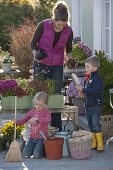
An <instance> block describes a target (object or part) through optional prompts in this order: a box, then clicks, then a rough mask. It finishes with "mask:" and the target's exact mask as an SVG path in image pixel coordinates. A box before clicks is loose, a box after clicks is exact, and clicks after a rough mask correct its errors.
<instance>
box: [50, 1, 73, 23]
mask: <svg viewBox="0 0 113 170" xmlns="http://www.w3.org/2000/svg"><path fill="white" fill-rule="evenodd" d="M52 14H53V17H52V18H53V19H55V21H67V22H68V21H69V17H70V14H69V8H68V6H67V4H66V3H65V1H58V2H56V3H55V6H54V8H53V12H52Z"/></svg>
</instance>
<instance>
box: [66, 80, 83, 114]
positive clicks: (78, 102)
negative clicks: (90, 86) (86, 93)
mask: <svg viewBox="0 0 113 170" xmlns="http://www.w3.org/2000/svg"><path fill="white" fill-rule="evenodd" d="M79 80H80V84H81V85H82V86H83V85H84V77H79ZM66 95H67V96H68V97H69V100H70V99H71V100H72V103H73V105H75V106H77V107H78V113H79V114H85V108H84V98H83V96H81V95H80V93H79V92H78V91H77V89H76V87H75V86H74V84H73V82H71V83H70V84H69V86H68V88H67V90H66Z"/></svg>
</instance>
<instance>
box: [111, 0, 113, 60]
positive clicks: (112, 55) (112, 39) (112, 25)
mask: <svg viewBox="0 0 113 170" xmlns="http://www.w3.org/2000/svg"><path fill="white" fill-rule="evenodd" d="M112 44H113V0H112V1H111V59H112V60H113V47H112V46H113V45H112Z"/></svg>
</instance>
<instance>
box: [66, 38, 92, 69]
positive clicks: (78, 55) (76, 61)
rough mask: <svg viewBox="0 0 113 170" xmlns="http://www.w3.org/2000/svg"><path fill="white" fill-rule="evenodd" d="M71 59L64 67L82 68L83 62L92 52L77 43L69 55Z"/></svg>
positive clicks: (84, 45) (81, 43) (85, 46)
mask: <svg viewBox="0 0 113 170" xmlns="http://www.w3.org/2000/svg"><path fill="white" fill-rule="evenodd" d="M70 55H71V56H72V58H70V59H69V60H68V61H67V63H66V66H67V67H68V68H74V66H84V61H85V59H86V58H87V57H90V56H91V55H92V50H91V49H90V48H89V47H88V46H87V45H86V44H84V43H83V42H80V41H77V42H76V43H74V44H73V47H72V53H70Z"/></svg>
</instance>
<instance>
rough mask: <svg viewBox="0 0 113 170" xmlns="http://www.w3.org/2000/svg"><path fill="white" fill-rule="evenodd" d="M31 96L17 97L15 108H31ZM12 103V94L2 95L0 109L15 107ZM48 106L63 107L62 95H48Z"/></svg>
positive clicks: (13, 102)
mask: <svg viewBox="0 0 113 170" xmlns="http://www.w3.org/2000/svg"><path fill="white" fill-rule="evenodd" d="M33 97H34V96H23V97H17V109H20V110H22V109H31V108H32V100H33ZM14 104H15V97H14V96H7V97H2V109H3V110H11V109H14V108H15V106H14ZM48 107H49V108H63V107H64V98H63V95H50V96H49V103H48Z"/></svg>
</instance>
